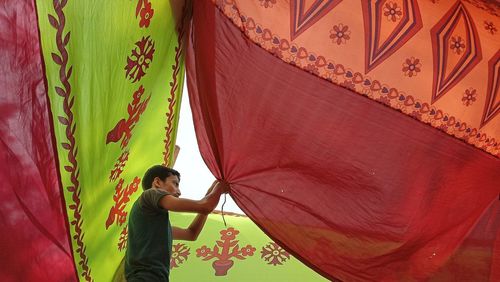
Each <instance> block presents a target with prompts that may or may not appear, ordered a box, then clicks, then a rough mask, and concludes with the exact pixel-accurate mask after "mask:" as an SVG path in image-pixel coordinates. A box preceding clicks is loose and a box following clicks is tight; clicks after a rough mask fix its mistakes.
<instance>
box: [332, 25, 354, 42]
mask: <svg viewBox="0 0 500 282" xmlns="http://www.w3.org/2000/svg"><path fill="white" fill-rule="evenodd" d="M350 34H351V31H350V30H349V26H347V25H343V24H341V23H340V24H338V25H334V26H333V29H331V30H330V38H331V39H332V40H333V43H337V45H340V44H345V43H347V40H349V39H351V37H350V36H349V35H350Z"/></svg>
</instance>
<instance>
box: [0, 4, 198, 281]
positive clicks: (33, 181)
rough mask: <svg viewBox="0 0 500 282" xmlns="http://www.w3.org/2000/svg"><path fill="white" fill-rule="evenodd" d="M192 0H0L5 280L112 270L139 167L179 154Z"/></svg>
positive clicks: (88, 276) (96, 275)
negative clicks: (176, 150) (186, 17)
mask: <svg viewBox="0 0 500 282" xmlns="http://www.w3.org/2000/svg"><path fill="white" fill-rule="evenodd" d="M35 4H36V9H35ZM187 8H188V6H186V5H184V1H182V0H179V1H177V0H175V1H174V0H172V1H160V0H137V1H127V3H124V2H123V1H118V0H116V1H72V0H62V1H61V0H53V1H52V0H40V1H36V3H35V1H7V2H2V4H1V5H0V15H1V18H0V24H1V30H0V32H1V36H2V46H1V47H2V49H1V52H2V53H0V54H1V57H0V61H1V63H2V64H1V69H2V76H1V77H2V78H1V81H0V83H1V86H2V89H3V91H4V94H2V95H1V97H0V109H1V111H0V115H1V118H2V119H1V123H0V126H1V127H0V130H1V133H2V135H1V137H0V138H1V139H0V140H1V142H0V146H1V148H0V149H1V151H0V158H1V162H0V166H1V171H0V180H1V182H2V185H0V187H1V188H0V195H1V197H2V203H1V204H0V215H1V216H0V227H2V233H1V234H2V235H0V236H1V240H0V241H1V242H0V244H1V251H0V253H1V255H0V259H1V263H2V269H1V270H0V280H1V281H74V280H82V281H109V280H111V279H112V277H113V275H114V274H115V271H116V269H117V268H118V266H119V264H120V261H121V259H122V258H123V255H124V253H125V248H126V243H127V216H128V211H129V210H130V208H131V204H130V203H131V202H133V201H134V200H135V199H137V197H138V196H139V195H140V191H141V189H142V188H140V181H141V177H142V175H143V174H144V172H145V170H146V169H147V168H148V167H150V166H151V165H153V164H164V165H171V164H172V161H173V159H174V146H175V136H176V132H177V122H178V114H179V108H180V107H179V105H180V100H181V99H180V98H181V94H182V85H183V73H184V47H183V43H182V42H183V36H184V34H185V32H184V26H185V24H184V21H183V20H184V17H183V16H182V15H183V14H185V12H186V11H187Z"/></svg>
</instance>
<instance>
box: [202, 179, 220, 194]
mask: <svg viewBox="0 0 500 282" xmlns="http://www.w3.org/2000/svg"><path fill="white" fill-rule="evenodd" d="M218 182H219V181H218V180H215V181H214V182H213V183H212V185H210V188H208V191H207V193H206V194H205V196H206V195H208V194H210V193H211V192H212V190H214V187H215V186H217V183H218Z"/></svg>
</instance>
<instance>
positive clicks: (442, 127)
mask: <svg viewBox="0 0 500 282" xmlns="http://www.w3.org/2000/svg"><path fill="white" fill-rule="evenodd" d="M436 128H437V129H439V130H441V131H443V132H446V131H448V126H447V125H446V124H441V125H440V126H438V127H436Z"/></svg>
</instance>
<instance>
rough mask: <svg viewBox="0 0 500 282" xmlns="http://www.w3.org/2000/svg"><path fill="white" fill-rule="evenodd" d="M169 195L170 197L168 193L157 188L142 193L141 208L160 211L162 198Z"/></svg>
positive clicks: (140, 198)
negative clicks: (159, 203)
mask: <svg viewBox="0 0 500 282" xmlns="http://www.w3.org/2000/svg"><path fill="white" fill-rule="evenodd" d="M167 195H170V194H169V193H168V192H167V191H164V190H161V189H156V188H149V189H148V190H146V191H144V192H142V194H141V196H140V197H139V203H140V206H141V207H149V208H153V209H158V208H159V206H158V202H159V201H160V199H161V198H163V197H164V196H167Z"/></svg>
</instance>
